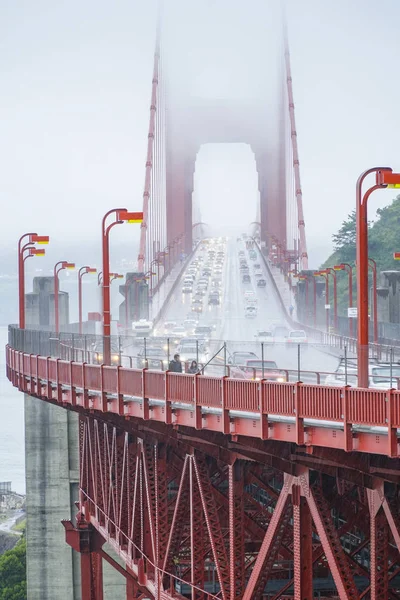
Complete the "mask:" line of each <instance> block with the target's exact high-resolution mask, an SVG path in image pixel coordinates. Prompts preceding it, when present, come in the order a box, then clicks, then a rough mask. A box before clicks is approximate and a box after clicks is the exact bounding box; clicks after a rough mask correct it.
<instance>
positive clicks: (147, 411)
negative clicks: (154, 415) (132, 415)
mask: <svg viewBox="0 0 400 600" xmlns="http://www.w3.org/2000/svg"><path fill="white" fill-rule="evenodd" d="M146 373H147V367H146V368H145V369H142V411H143V419H144V420H145V421H147V420H148V419H149V418H150V409H149V399H148V398H147V396H146Z"/></svg>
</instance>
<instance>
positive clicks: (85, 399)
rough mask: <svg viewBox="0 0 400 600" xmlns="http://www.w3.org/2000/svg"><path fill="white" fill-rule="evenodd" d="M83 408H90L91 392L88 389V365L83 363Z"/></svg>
mask: <svg viewBox="0 0 400 600" xmlns="http://www.w3.org/2000/svg"><path fill="white" fill-rule="evenodd" d="M82 389H83V399H82V401H83V408H85V409H88V408H89V392H88V390H87V388H86V363H85V362H84V363H82Z"/></svg>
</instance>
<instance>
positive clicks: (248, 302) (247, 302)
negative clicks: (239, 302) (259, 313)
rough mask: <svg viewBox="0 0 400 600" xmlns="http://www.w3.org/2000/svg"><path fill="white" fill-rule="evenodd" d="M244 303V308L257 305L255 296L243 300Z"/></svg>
mask: <svg viewBox="0 0 400 600" xmlns="http://www.w3.org/2000/svg"><path fill="white" fill-rule="evenodd" d="M244 301H245V306H257V304H258V299H257V297H256V296H249V297H248V298H245V299H244Z"/></svg>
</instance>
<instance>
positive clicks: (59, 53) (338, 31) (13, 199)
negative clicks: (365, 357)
mask: <svg viewBox="0 0 400 600" xmlns="http://www.w3.org/2000/svg"><path fill="white" fill-rule="evenodd" d="M268 4H269V3H268V2H263V1H262V0H247V1H246V2H239V0H230V1H228V0H203V1H202V3H201V4H199V0H197V8H198V7H199V5H200V6H201V7H202V8H203V16H202V17H201V18H199V19H196V18H195V17H196V15H197V12H196V10H195V9H196V4H195V3H194V2H192V0H187V1H186V3H185V8H186V11H183V12H178V13H177V12H176V0H165V11H166V16H167V17H170V21H171V20H173V26H172V29H171V32H172V39H173V42H174V45H173V48H174V49H175V53H176V56H178V57H179V56H180V57H181V59H182V60H184V62H185V60H186V63H185V64H189V65H190V64H192V65H196V72H193V70H192V71H190V73H189V72H186V73H185V71H183V72H182V71H181V70H179V72H178V71H177V72H175V77H177V76H178V75H179V78H181V80H182V85H184V83H185V78H188V76H189V74H190V76H191V77H192V79H191V82H192V83H191V85H192V88H193V90H194V91H196V90H197V92H198V93H204V90H207V91H208V92H210V93H209V95H210V97H213V96H214V95H217V96H218V94H219V95H221V94H223V93H224V91H226V85H225V84H226V82H227V81H228V82H229V81H232V77H233V74H234V73H235V72H240V73H241V74H242V75H243V74H244V76H245V82H246V83H243V84H242V85H241V87H240V86H239V87H240V91H241V92H242V93H245V92H246V93H247V94H250V92H251V93H253V90H257V89H260V90H261V88H263V86H264V85H269V84H268V83H267V82H268V70H269V68H270V67H271V64H270V65H268V60H267V59H266V57H265V55H264V54H263V53H262V52H259V53H257V52H256V49H257V43H258V42H259V41H260V39H262V40H263V41H264V42H265V40H267V42H268V40H269V39H270V36H271V31H272V32H273V31H274V28H275V23H274V18H273V17H271V14H273V13H272V12H271V11H270V12H269V13H268V11H267V12H266V10H265V8H266V7H267V8H268ZM205 7H206V8H207V10H206V11H205V10H204V8H205ZM174 11H175V12H174ZM240 11H242V13H241V12H240ZM244 11H245V12H244ZM200 12H201V11H200ZM174 15H175V17H174V19H171V17H172V16H174ZM287 15H288V24H289V41H290V50H291V63H292V76H293V88H294V99H295V110H296V120H297V133H298V144H299V152H300V172H301V180H302V187H303V201H304V212H305V222H306V234H307V242H308V247H309V255H310V265H311V266H319V264H321V263H322V262H323V261H324V260H325V259H326V257H327V255H328V254H329V252H330V249H331V236H332V234H333V233H335V232H336V231H337V229H338V228H339V226H340V224H341V222H342V221H343V220H344V219H345V218H346V216H347V215H348V213H349V212H351V210H352V209H353V208H354V206H355V182H356V179H357V177H358V175H359V174H360V172H362V171H363V170H364V169H366V168H368V167H370V166H375V165H381V166H386V165H387V166H392V167H393V168H394V169H395V170H396V169H397V170H400V156H399V152H398V145H399V141H398V133H399V132H400V111H399V109H398V103H399V96H400V89H399V88H400V84H399V82H398V77H397V69H398V57H399V56H400V42H399V36H398V31H397V23H398V22H399V21H400V2H399V1H398V0H381V2H379V4H378V3H377V2H376V0H335V1H333V0H332V1H330V0H301V1H300V0H287ZM155 22H156V8H155V2H154V1H153V0H146V1H145V2H143V0H141V1H139V0H114V1H113V2H109V1H107V0H83V1H82V0H80V1H79V2H78V0H68V1H67V0H35V2H32V1H31V0H2V2H0V71H1V79H0V164H1V177H0V202H1V206H2V217H3V218H2V220H1V236H0V239H1V242H0V251H2V252H4V251H5V250H4V249H5V248H10V247H12V246H15V244H16V240H17V239H18V237H19V235H20V234H21V233H23V232H25V231H30V230H31V231H37V232H38V233H43V234H49V235H50V236H51V237H52V238H53V239H57V240H63V241H64V242H65V243H67V244H68V243H70V244H71V257H67V258H68V260H76V261H77V262H79V261H81V262H82V264H83V263H84V260H85V259H84V257H81V255H80V246H79V244H80V243H81V240H82V238H84V237H85V238H86V239H87V240H88V241H89V242H90V241H93V242H96V243H98V245H99V250H100V222H101V217H102V215H103V214H104V212H106V210H108V209H109V208H112V207H125V206H126V207H127V208H130V209H132V210H140V209H141V207H142V194H143V184H144V165H145V152H146V143H147V130H148V113H149V104H150V92H151V77H152V63H153V51H154V38H155ZM264 28H265V29H264ZM224 32H225V33H224ZM224 36H225V37H224ZM219 39H220V40H222V41H221V44H220V46H221V47H220V48H218V50H219V52H220V53H221V52H222V55H223V59H224V61H226V62H225V64H228V63H229V61H231V65H232V66H231V67H230V70H228V71H226V70H224V76H223V77H222V76H221V77H218V70H217V69H216V65H217V64H218V62H217V60H216V59H215V61H214V53H213V52H212V49H213V48H214V47H215V44H216V43H217V41H218V40H219ZM191 40H195V41H196V46H195V45H194V44H193V45H194V46H195V48H197V51H196V50H194V49H193V48H192V49H190V48H188V47H187V44H189V43H190V41H191ZM228 41H229V43H231V46H229V44H228ZM185 44H186V47H185ZM202 44H203V46H204V64H202V63H201V61H199V56H200V55H199V53H198V49H199V47H201V45H202ZM243 49H245V50H246V51H245V50H243ZM196 52H197V59H196V56H195V55H196ZM196 61H197V62H196ZM227 73H228V75H229V74H230V77H228V75H227ZM193 81H194V84H193ZM210 81H214V84H215V81H218V82H219V84H220V85H219V88H218V89H215V88H216V86H215V85H214V86H210V85H209V82H210ZM249 82H250V83H249ZM207 85H208V87H207ZM196 86H197V87H196ZM224 86H225V87H224ZM211 87H212V91H210V90H211ZM263 89H264V88H263ZM266 102H268V98H267V99H266ZM195 197H196V201H198V202H200V204H201V215H202V219H203V220H205V221H207V219H208V220H211V219H214V220H215V221H218V222H224V221H226V222H227V223H228V224H229V223H231V224H238V225H239V224H240V225H241V226H242V225H243V226H244V225H245V221H244V219H243V208H244V207H246V211H247V213H248V214H249V219H248V221H249V222H250V221H252V220H254V217H255V215H254V211H255V207H256V202H257V182H256V170H255V162H254V155H253V153H252V151H251V150H250V148H249V146H246V145H244V144H237V145H232V144H231V145H227V144H213V145H205V146H203V147H202V148H201V149H200V151H199V154H198V160H197V164H196V190H195ZM392 197H393V194H391V192H389V191H387V190H386V191H384V192H379V193H375V195H374V196H373V197H372V198H371V200H370V216H371V218H373V215H374V213H375V210H376V208H378V207H381V206H384V205H385V204H387V203H388V202H390V200H391V199H392ZM253 215H254V216H253ZM246 226H247V225H246ZM117 230H118V231H117ZM112 235H113V236H114V240H113V241H114V243H115V244H117V243H118V242H121V243H122V242H124V243H125V242H127V241H128V240H131V239H132V245H133V246H135V239H137V236H138V228H136V229H135V227H134V226H128V225H126V226H123V227H122V226H121V227H118V228H116V229H115V230H113V234H112ZM48 252H50V247H49V250H48ZM133 253H134V254H136V253H137V249H136V246H135V247H134V251H133ZM54 258H55V259H56V260H58V259H59V257H58V256H55V255H54V256H53V257H52V262H55V261H54V260H53V259H54ZM32 262H33V261H32ZM85 264H86V263H85Z"/></svg>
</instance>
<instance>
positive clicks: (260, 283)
mask: <svg viewBox="0 0 400 600" xmlns="http://www.w3.org/2000/svg"><path fill="white" fill-rule="evenodd" d="M266 285H267V282H266V281H265V279H259V280H258V281H257V287H259V288H264V287H266Z"/></svg>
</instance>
